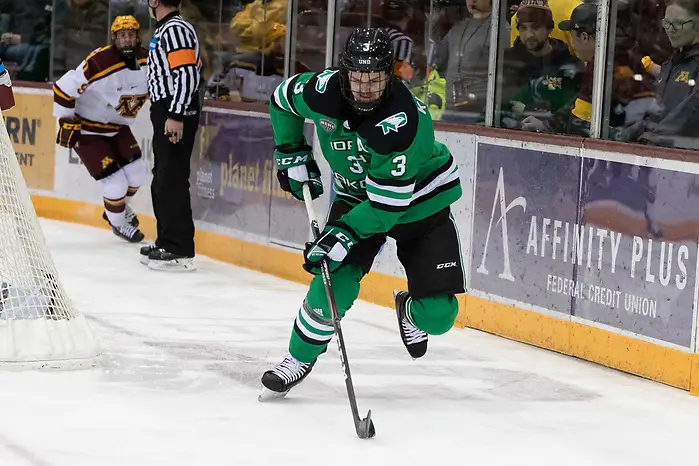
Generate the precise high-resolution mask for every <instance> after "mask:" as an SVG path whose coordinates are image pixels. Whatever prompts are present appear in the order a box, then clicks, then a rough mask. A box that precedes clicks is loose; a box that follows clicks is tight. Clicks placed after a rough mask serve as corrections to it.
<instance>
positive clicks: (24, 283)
mask: <svg viewBox="0 0 699 466" xmlns="http://www.w3.org/2000/svg"><path fill="white" fill-rule="evenodd" d="M98 355H99V345H98V344H97V341H96V340H95V338H94V336H93V333H92V331H91V330H90V327H89V325H88V324H87V322H86V320H85V316H84V315H83V314H81V313H79V312H78V311H77V310H76V309H75V308H74V307H73V305H72V303H71V301H70V299H68V297H67V295H66V293H65V290H64V289H63V286H62V285H61V283H60V281H59V279H58V274H57V272H56V268H55V266H54V263H53V260H52V259H51V255H50V254H49V250H48V247H47V245H46V241H45V240H44V236H43V233H42V231H41V227H40V226H39V221H38V219H37V216H36V211H35V210H34V206H33V205H32V201H31V198H30V197H29V191H28V190H27V186H26V184H25V182H24V177H23V176H22V172H21V170H20V167H19V163H18V162H17V158H16V156H15V151H14V149H13V147H12V144H11V142H10V138H9V137H8V134H7V130H6V128H5V125H4V122H3V121H2V119H0V366H14V367H47V368H57V369H61V368H76V367H84V366H90V365H93V364H94V363H95V362H96V357H97V356H98Z"/></svg>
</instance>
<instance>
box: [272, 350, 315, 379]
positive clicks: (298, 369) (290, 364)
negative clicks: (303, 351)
mask: <svg viewBox="0 0 699 466" xmlns="http://www.w3.org/2000/svg"><path fill="white" fill-rule="evenodd" d="M309 365H310V364H306V363H303V362H300V361H298V360H297V359H295V358H294V357H293V356H290V355H289V356H287V357H285V358H284V360H283V361H282V362H280V363H279V364H277V366H276V367H275V368H274V369H272V372H273V373H274V374H276V375H278V376H279V377H280V378H281V379H282V380H283V381H284V383H285V384H290V383H292V382H296V381H297V380H298V379H300V378H301V377H303V374H305V373H306V369H307V368H308V366H309Z"/></svg>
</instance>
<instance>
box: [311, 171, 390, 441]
mask: <svg viewBox="0 0 699 466" xmlns="http://www.w3.org/2000/svg"><path fill="white" fill-rule="evenodd" d="M312 199H313V198H312V196H311V189H310V187H309V186H308V183H304V184H303V200H304V202H305V203H306V211H307V212H308V219H309V220H310V222H311V230H312V231H313V237H314V238H318V236H320V227H319V226H318V220H316V215H315V212H314V210H313V201H312ZM320 271H321V277H322V278H323V285H325V295H326V296H327V298H328V303H330V310H331V312H332V322H333V328H334V329H335V334H336V335H337V346H338V348H339V349H340V362H342V370H343V371H344V373H345V385H346V386H347V397H348V398H349V402H350V408H352V417H353V418H354V429H355V430H356V431H357V436H358V437H359V438H372V437H373V436H374V435H376V430H375V429H374V422H373V421H372V420H371V410H369V412H368V413H367V415H366V417H365V418H364V419H361V418H360V417H359V408H357V396H356V395H355V393H354V384H353V383H352V374H351V373H350V367H349V361H348V360H347V351H346V350H345V338H344V337H343V336H342V327H340V314H339V313H338V311H337V304H335V294H334V293H333V287H332V282H331V281H330V270H329V269H328V263H327V261H322V262H321V263H320Z"/></svg>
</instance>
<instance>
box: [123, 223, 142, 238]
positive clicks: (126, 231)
mask: <svg viewBox="0 0 699 466" xmlns="http://www.w3.org/2000/svg"><path fill="white" fill-rule="evenodd" d="M119 231H120V232H121V233H122V234H123V235H125V236H128V237H129V238H133V236H134V235H135V234H136V232H137V231H138V228H136V227H135V226H133V225H131V224H130V223H125V224H123V225H122V226H120V227H119Z"/></svg>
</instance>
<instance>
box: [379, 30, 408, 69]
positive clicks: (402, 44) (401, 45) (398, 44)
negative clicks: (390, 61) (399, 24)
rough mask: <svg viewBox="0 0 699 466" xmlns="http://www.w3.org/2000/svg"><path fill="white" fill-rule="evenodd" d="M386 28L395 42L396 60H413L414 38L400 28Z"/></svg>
mask: <svg viewBox="0 0 699 466" xmlns="http://www.w3.org/2000/svg"><path fill="white" fill-rule="evenodd" d="M384 30H385V31H386V32H387V33H388V38H389V39H390V41H391V44H393V56H394V58H395V60H396V61H406V62H411V61H412V59H413V40H412V39H411V38H410V37H408V36H407V35H405V34H404V33H402V32H401V31H399V30H398V29H393V28H384Z"/></svg>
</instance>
